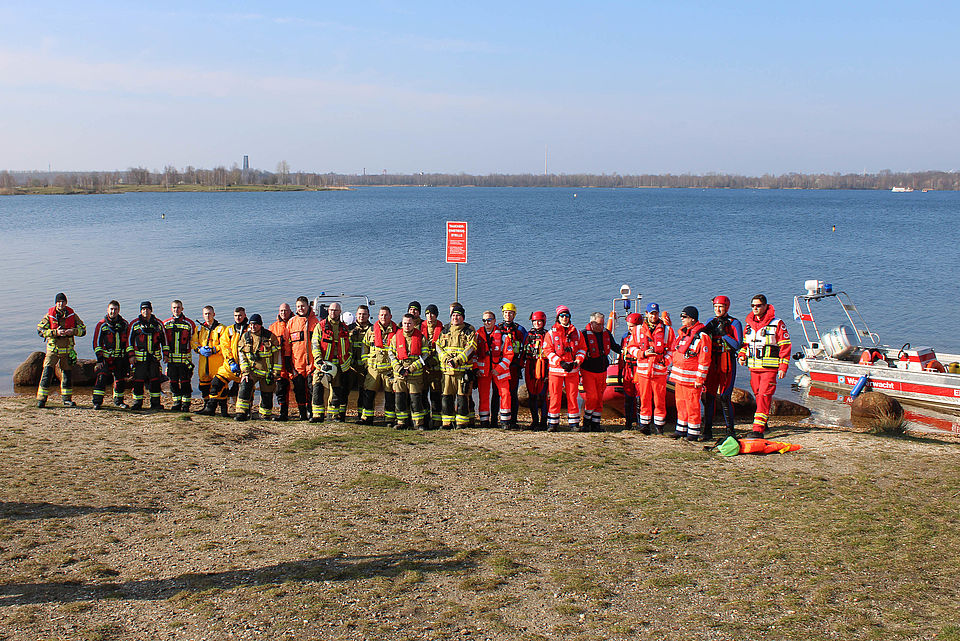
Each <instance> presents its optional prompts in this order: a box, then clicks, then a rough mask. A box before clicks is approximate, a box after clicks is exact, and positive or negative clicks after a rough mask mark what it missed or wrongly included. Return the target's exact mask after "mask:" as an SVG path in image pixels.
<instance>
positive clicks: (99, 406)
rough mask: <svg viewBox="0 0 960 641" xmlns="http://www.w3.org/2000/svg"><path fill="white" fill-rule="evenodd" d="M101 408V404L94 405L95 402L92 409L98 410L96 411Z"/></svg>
mask: <svg viewBox="0 0 960 641" xmlns="http://www.w3.org/2000/svg"><path fill="white" fill-rule="evenodd" d="M102 406H103V403H96V402H95V403H94V404H93V409H95V410H98V409H100V408H101V407H102Z"/></svg>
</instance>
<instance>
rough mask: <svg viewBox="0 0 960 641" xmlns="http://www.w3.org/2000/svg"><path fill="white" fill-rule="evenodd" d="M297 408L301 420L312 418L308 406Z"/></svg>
mask: <svg viewBox="0 0 960 641" xmlns="http://www.w3.org/2000/svg"><path fill="white" fill-rule="evenodd" d="M297 409H298V410H299V411H300V418H299V420H301V421H308V420H310V413H309V412H307V408H306V407H298V408H297Z"/></svg>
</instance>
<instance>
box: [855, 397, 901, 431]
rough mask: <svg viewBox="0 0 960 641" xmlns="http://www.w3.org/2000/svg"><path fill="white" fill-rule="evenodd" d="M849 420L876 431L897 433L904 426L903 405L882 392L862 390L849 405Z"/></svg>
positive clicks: (863, 427)
mask: <svg viewBox="0 0 960 641" xmlns="http://www.w3.org/2000/svg"><path fill="white" fill-rule="evenodd" d="M850 422H851V423H853V426H854V427H858V428H861V429H868V430H871V431H873V432H877V433H899V432H902V431H903V427H904V421H903V406H901V405H900V402H899V401H897V399H895V398H892V397H890V396H887V395H886V394H884V393H883V392H863V393H862V394H860V396H858V397H857V398H855V399H853V403H852V404H851V405H850Z"/></svg>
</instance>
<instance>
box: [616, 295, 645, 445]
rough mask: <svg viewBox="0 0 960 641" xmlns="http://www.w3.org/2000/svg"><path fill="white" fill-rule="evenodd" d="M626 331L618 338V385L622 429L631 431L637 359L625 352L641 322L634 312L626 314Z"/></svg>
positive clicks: (633, 420)
mask: <svg viewBox="0 0 960 641" xmlns="http://www.w3.org/2000/svg"><path fill="white" fill-rule="evenodd" d="M626 320H627V331H626V333H625V334H624V335H623V336H621V337H620V358H619V363H618V364H619V365H620V367H619V369H620V384H621V385H623V420H624V429H628V430H629V429H633V425H634V423H636V422H637V382H636V380H635V378H636V375H637V358H636V357H635V356H633V355H631V354H630V353H629V352H628V351H627V347H629V344H630V337H631V336H633V333H634V332H635V331H636V329H637V326H638V325H640V323H642V322H643V316H641V315H640V314H638V313H636V312H634V313H632V314H627V319H626Z"/></svg>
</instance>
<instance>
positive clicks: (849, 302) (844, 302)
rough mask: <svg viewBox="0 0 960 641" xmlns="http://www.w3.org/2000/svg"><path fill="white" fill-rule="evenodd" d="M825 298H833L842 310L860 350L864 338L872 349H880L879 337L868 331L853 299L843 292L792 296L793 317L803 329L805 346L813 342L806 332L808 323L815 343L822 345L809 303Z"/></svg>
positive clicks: (821, 337)
mask: <svg viewBox="0 0 960 641" xmlns="http://www.w3.org/2000/svg"><path fill="white" fill-rule="evenodd" d="M825 298H834V299H836V300H837V302H838V303H839V304H840V309H842V310H843V314H844V315H845V316H846V317H847V320H848V321H850V325H851V326H852V327H853V330H854V334H855V335H856V337H857V346H858V347H861V348H862V347H863V346H864V342H863V339H864V338H869V339H870V342H871V343H872V344H873V345H872V346H873V347H880V336H879V335H878V334H877V333H876V332H873V331H871V330H870V327H869V326H868V325H867V321H866V320H864V318H863V315H862V314H860V310H858V309H857V306H856V305H855V304H854V302H853V299H852V298H850V295H849V294H847V292H844V291H839V292H830V293H826V292H824V293H818V294H804V295H801V296H794V298H793V309H794V317H795V318H796V319H797V320H798V321H799V322H800V326H801V327H802V328H803V337H804V338H805V339H806V341H807V345H812V344H813V342H814V341H812V340H811V339H810V332H809V331H808V328H807V323H810V325H811V326H812V328H813V333H814V335H815V336H816V342H817V343H820V344H822V343H823V335H822V334H821V332H820V328H819V327H818V326H817V321H816V320H815V319H814V316H813V308H812V307H811V305H810V303H812V302H814V301H820V300H823V299H825ZM801 305H802V307H801ZM804 307H805V308H806V313H803V308H804ZM854 316H856V320H855V319H854Z"/></svg>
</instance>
